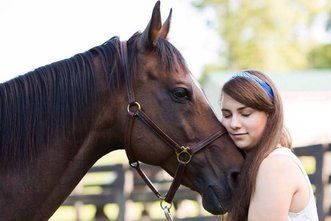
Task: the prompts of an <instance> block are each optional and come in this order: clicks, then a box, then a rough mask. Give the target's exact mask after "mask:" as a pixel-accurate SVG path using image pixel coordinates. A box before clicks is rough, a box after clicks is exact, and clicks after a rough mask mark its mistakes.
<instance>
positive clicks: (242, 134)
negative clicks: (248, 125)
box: [230, 133, 248, 138]
mask: <svg viewBox="0 0 331 221" xmlns="http://www.w3.org/2000/svg"><path fill="white" fill-rule="evenodd" d="M247 134H248V133H230V135H231V136H232V137H234V138H242V137H243V136H245V135H247Z"/></svg>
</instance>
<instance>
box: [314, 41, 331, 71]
mask: <svg viewBox="0 0 331 221" xmlns="http://www.w3.org/2000/svg"><path fill="white" fill-rule="evenodd" d="M309 60H310V63H311V65H312V68H318V69H327V68H328V69H331V44H324V45H320V46H318V47H316V48H314V49H313V50H312V51H311V52H310V53H309Z"/></svg>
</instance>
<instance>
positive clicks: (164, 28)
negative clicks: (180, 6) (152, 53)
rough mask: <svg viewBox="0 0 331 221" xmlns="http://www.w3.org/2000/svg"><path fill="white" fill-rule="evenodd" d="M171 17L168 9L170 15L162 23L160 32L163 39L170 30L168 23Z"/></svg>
mask: <svg viewBox="0 0 331 221" xmlns="http://www.w3.org/2000/svg"><path fill="white" fill-rule="evenodd" d="M171 16H172V9H170V13H169V15H168V18H167V20H166V21H165V22H164V23H163V25H162V28H161V31H160V36H161V37H162V38H164V39H166V38H167V35H168V33H169V30H170V23H171Z"/></svg>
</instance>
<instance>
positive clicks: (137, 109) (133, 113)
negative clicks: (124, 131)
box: [126, 101, 141, 116]
mask: <svg viewBox="0 0 331 221" xmlns="http://www.w3.org/2000/svg"><path fill="white" fill-rule="evenodd" d="M134 107H135V110H132V108H134ZM126 110H127V111H128V114H129V115H130V116H136V115H137V113H138V111H140V110H141V106H140V104H139V103H138V102H137V101H134V102H132V103H130V104H128V106H127V107H126Z"/></svg>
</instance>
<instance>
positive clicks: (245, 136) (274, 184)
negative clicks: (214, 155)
mask: <svg viewBox="0 0 331 221" xmlns="http://www.w3.org/2000/svg"><path fill="white" fill-rule="evenodd" d="M221 111H222V123H223V125H224V126H225V128H226V129H227V131H228V132H229V134H230V137H231V138H232V139H233V141H234V143H235V144H236V145H237V146H238V147H239V148H240V149H241V150H242V151H243V152H244V153H245V155H246V158H245V162H244V165H243V167H242V172H241V174H240V182H239V186H238V191H236V196H235V199H234V206H233V209H232V211H231V212H230V213H229V218H230V220H231V221H246V220H248V221H303V220H305V221H306V220H309V221H316V220H318V217H317V209H316V204H315V199H314V195H313V191H312V188H311V184H310V181H309V179H308V176H307V174H306V172H305V170H304V169H303V167H302V165H301V163H300V161H299V159H298V158H297V157H296V156H295V155H294V154H293V153H292V151H291V149H290V147H291V141H290V138H289V136H288V133H287V132H286V130H285V128H284V124H283V117H284V116H283V115H284V114H283V107H282V102H281V99H280V95H279V93H278V91H277V89H276V88H275V86H274V84H273V82H272V81H271V80H270V78H269V77H268V76H266V75H265V74H263V73H261V72H258V71H243V72H240V73H237V74H235V75H233V76H232V78H231V79H230V80H229V81H227V82H226V83H225V85H224V86H223V88H222V91H221Z"/></svg>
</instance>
